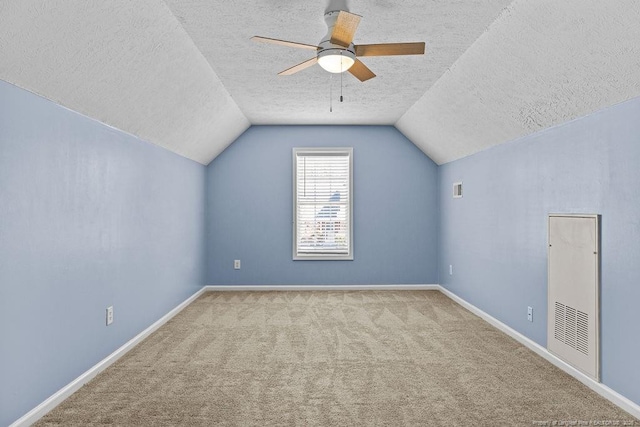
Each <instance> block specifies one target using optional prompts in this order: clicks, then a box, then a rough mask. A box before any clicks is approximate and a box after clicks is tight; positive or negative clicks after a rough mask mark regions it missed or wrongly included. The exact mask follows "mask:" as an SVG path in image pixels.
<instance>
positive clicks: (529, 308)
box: [527, 307, 533, 322]
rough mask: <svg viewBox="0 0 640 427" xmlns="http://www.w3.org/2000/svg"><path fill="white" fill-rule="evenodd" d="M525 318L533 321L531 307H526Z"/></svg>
mask: <svg viewBox="0 0 640 427" xmlns="http://www.w3.org/2000/svg"><path fill="white" fill-rule="evenodd" d="M527 320H528V321H529V322H533V308H531V307H527Z"/></svg>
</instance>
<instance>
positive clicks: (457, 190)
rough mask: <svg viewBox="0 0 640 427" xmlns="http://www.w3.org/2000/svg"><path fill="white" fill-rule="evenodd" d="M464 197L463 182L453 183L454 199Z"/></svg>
mask: <svg viewBox="0 0 640 427" xmlns="http://www.w3.org/2000/svg"><path fill="white" fill-rule="evenodd" d="M461 197H462V181H460V182H454V183H453V198H454V199H459V198H461Z"/></svg>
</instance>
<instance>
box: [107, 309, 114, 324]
mask: <svg viewBox="0 0 640 427" xmlns="http://www.w3.org/2000/svg"><path fill="white" fill-rule="evenodd" d="M112 323H113V306H109V307H107V326H109V325H110V324H112Z"/></svg>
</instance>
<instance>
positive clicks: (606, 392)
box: [9, 285, 640, 427]
mask: <svg viewBox="0 0 640 427" xmlns="http://www.w3.org/2000/svg"><path fill="white" fill-rule="evenodd" d="M361 290H430V291H440V292H442V293H443V294H445V295H446V296H448V297H449V298H451V299H452V300H453V301H455V302H457V303H458V304H460V305H461V306H462V307H464V308H466V309H467V310H469V311H470V312H472V313H474V314H475V315H477V316H478V317H480V318H482V319H483V320H485V321H486V322H488V323H489V324H491V325H492V326H494V327H495V328H497V329H498V330H500V331H502V332H504V333H505V334H507V335H509V336H510V337H512V338H514V339H515V340H516V341H518V342H520V343H521V344H522V345H524V346H525V347H527V348H529V349H530V350H532V351H534V352H535V353H536V354H538V355H540V356H541V357H543V358H544V359H546V360H547V361H549V362H550V363H552V364H553V365H555V366H557V367H558V368H560V369H562V370H563V371H565V372H566V373H568V374H569V375H571V376H572V377H574V378H576V379H577V380H578V381H580V382H581V383H583V384H585V385H586V386H587V387H589V388H590V389H591V390H593V391H595V392H596V393H598V394H599V395H600V396H602V397H604V398H605V399H607V400H609V401H610V402H612V403H613V404H615V405H617V406H619V407H620V408H622V409H624V410H625V411H627V412H629V413H630V414H631V415H633V416H634V417H636V418H638V419H640V405H638V404H636V403H635V402H632V401H631V400H629V399H627V398H626V397H624V396H623V395H621V394H620V393H618V392H616V391H614V390H612V389H610V388H609V387H607V386H606V385H604V384H602V383H599V382H596V381H594V380H593V379H591V378H589V377H588V376H586V375H585V374H583V373H582V372H580V371H578V370H577V369H575V368H574V367H572V366H570V365H568V364H567V363H565V362H564V361H562V360H560V359H559V358H558V357H556V356H554V355H553V354H551V353H549V351H548V350H547V349H546V348H544V347H542V346H540V345H539V344H537V343H536V342H534V341H532V340H531V339H529V338H527V337H525V336H524V335H522V334H521V333H520V332H518V331H516V330H515V329H512V328H510V327H509V326H507V325H505V324H504V323H502V322H500V321H499V320H497V319H496V318H494V317H492V316H490V315H489V314H487V313H485V312H484V311H482V310H480V309H479V308H478V307H476V306H474V305H473V304H470V303H468V302H467V301H465V300H463V299H462V298H460V297H459V296H457V295H456V294H454V293H453V292H451V291H449V290H447V289H445V288H443V287H442V286H440V285H265V286H261V285H243V286H238V285H210V286H205V287H203V288H202V289H200V290H199V291H198V292H196V293H195V294H193V295H192V296H190V297H189V298H187V299H186V300H185V301H183V302H182V303H180V304H179V305H178V306H177V307H175V308H174V309H173V310H171V311H170V312H169V313H167V314H166V315H164V316H163V317H162V318H161V319H159V320H158V321H157V322H155V323H154V324H153V325H151V326H149V327H148V328H147V329H145V330H144V331H142V332H141V333H140V334H138V335H136V336H135V337H134V338H132V339H131V340H129V341H128V342H127V343H126V344H124V345H123V346H122V347H120V348H119V349H117V350H116V351H114V352H113V353H111V354H110V355H109V356H107V357H106V358H105V359H103V360H102V361H100V362H99V363H98V364H96V365H95V366H93V367H92V368H91V369H89V370H88V371H86V372H85V373H83V374H82V375H80V376H79V377H78V378H76V379H75V380H73V381H72V382H70V383H69V384H67V385H66V386H65V387H63V388H61V389H60V390H59V391H57V392H56V393H55V394H53V395H52V396H51V397H49V398H48V399H47V400H45V401H44V402H42V403H41V404H39V405H38V406H36V407H35V408H33V409H32V410H31V411H29V412H28V413H27V414H25V415H24V416H22V417H21V418H19V419H18V420H16V421H15V422H14V423H13V424H11V425H10V426H9V427H18V426H20V427H23V426H29V425H31V424H33V423H35V422H36V421H38V420H39V419H40V418H42V417H43V416H44V415H46V414H47V413H48V412H49V411H51V410H52V409H53V408H55V407H56V406H58V405H59V404H60V403H62V401H63V400H65V399H66V398H67V397H69V396H71V395H72V394H73V393H74V392H75V391H77V390H78V389H79V388H80V387H82V386H83V385H84V384H86V383H87V382H89V381H90V380H91V379H93V378H94V377H95V376H96V375H98V374H99V373H100V372H102V371H103V370H105V369H106V368H107V367H109V366H110V365H111V364H113V363H114V362H115V361H116V360H118V359H119V358H120V357H122V356H124V354H125V353H127V352H128V351H129V350H131V349H132V348H133V347H135V346H136V345H137V344H138V343H140V342H141V341H142V340H144V339H145V338H146V337H148V336H149V335H151V334H152V333H153V332H154V331H156V330H157V329H158V328H160V327H161V326H162V325H164V324H165V323H167V322H168V321H169V320H170V319H171V318H172V317H174V316H175V315H176V314H178V313H179V312H180V311H182V310H183V309H184V308H185V307H186V306H188V305H189V304H191V302H192V301H194V300H195V299H196V298H198V297H199V296H200V295H202V294H203V293H204V292H210V291H361Z"/></svg>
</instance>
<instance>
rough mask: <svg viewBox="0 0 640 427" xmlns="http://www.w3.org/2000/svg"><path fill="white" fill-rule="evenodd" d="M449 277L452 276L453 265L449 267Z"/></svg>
mask: <svg viewBox="0 0 640 427" xmlns="http://www.w3.org/2000/svg"><path fill="white" fill-rule="evenodd" d="M449 276H453V265H449Z"/></svg>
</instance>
